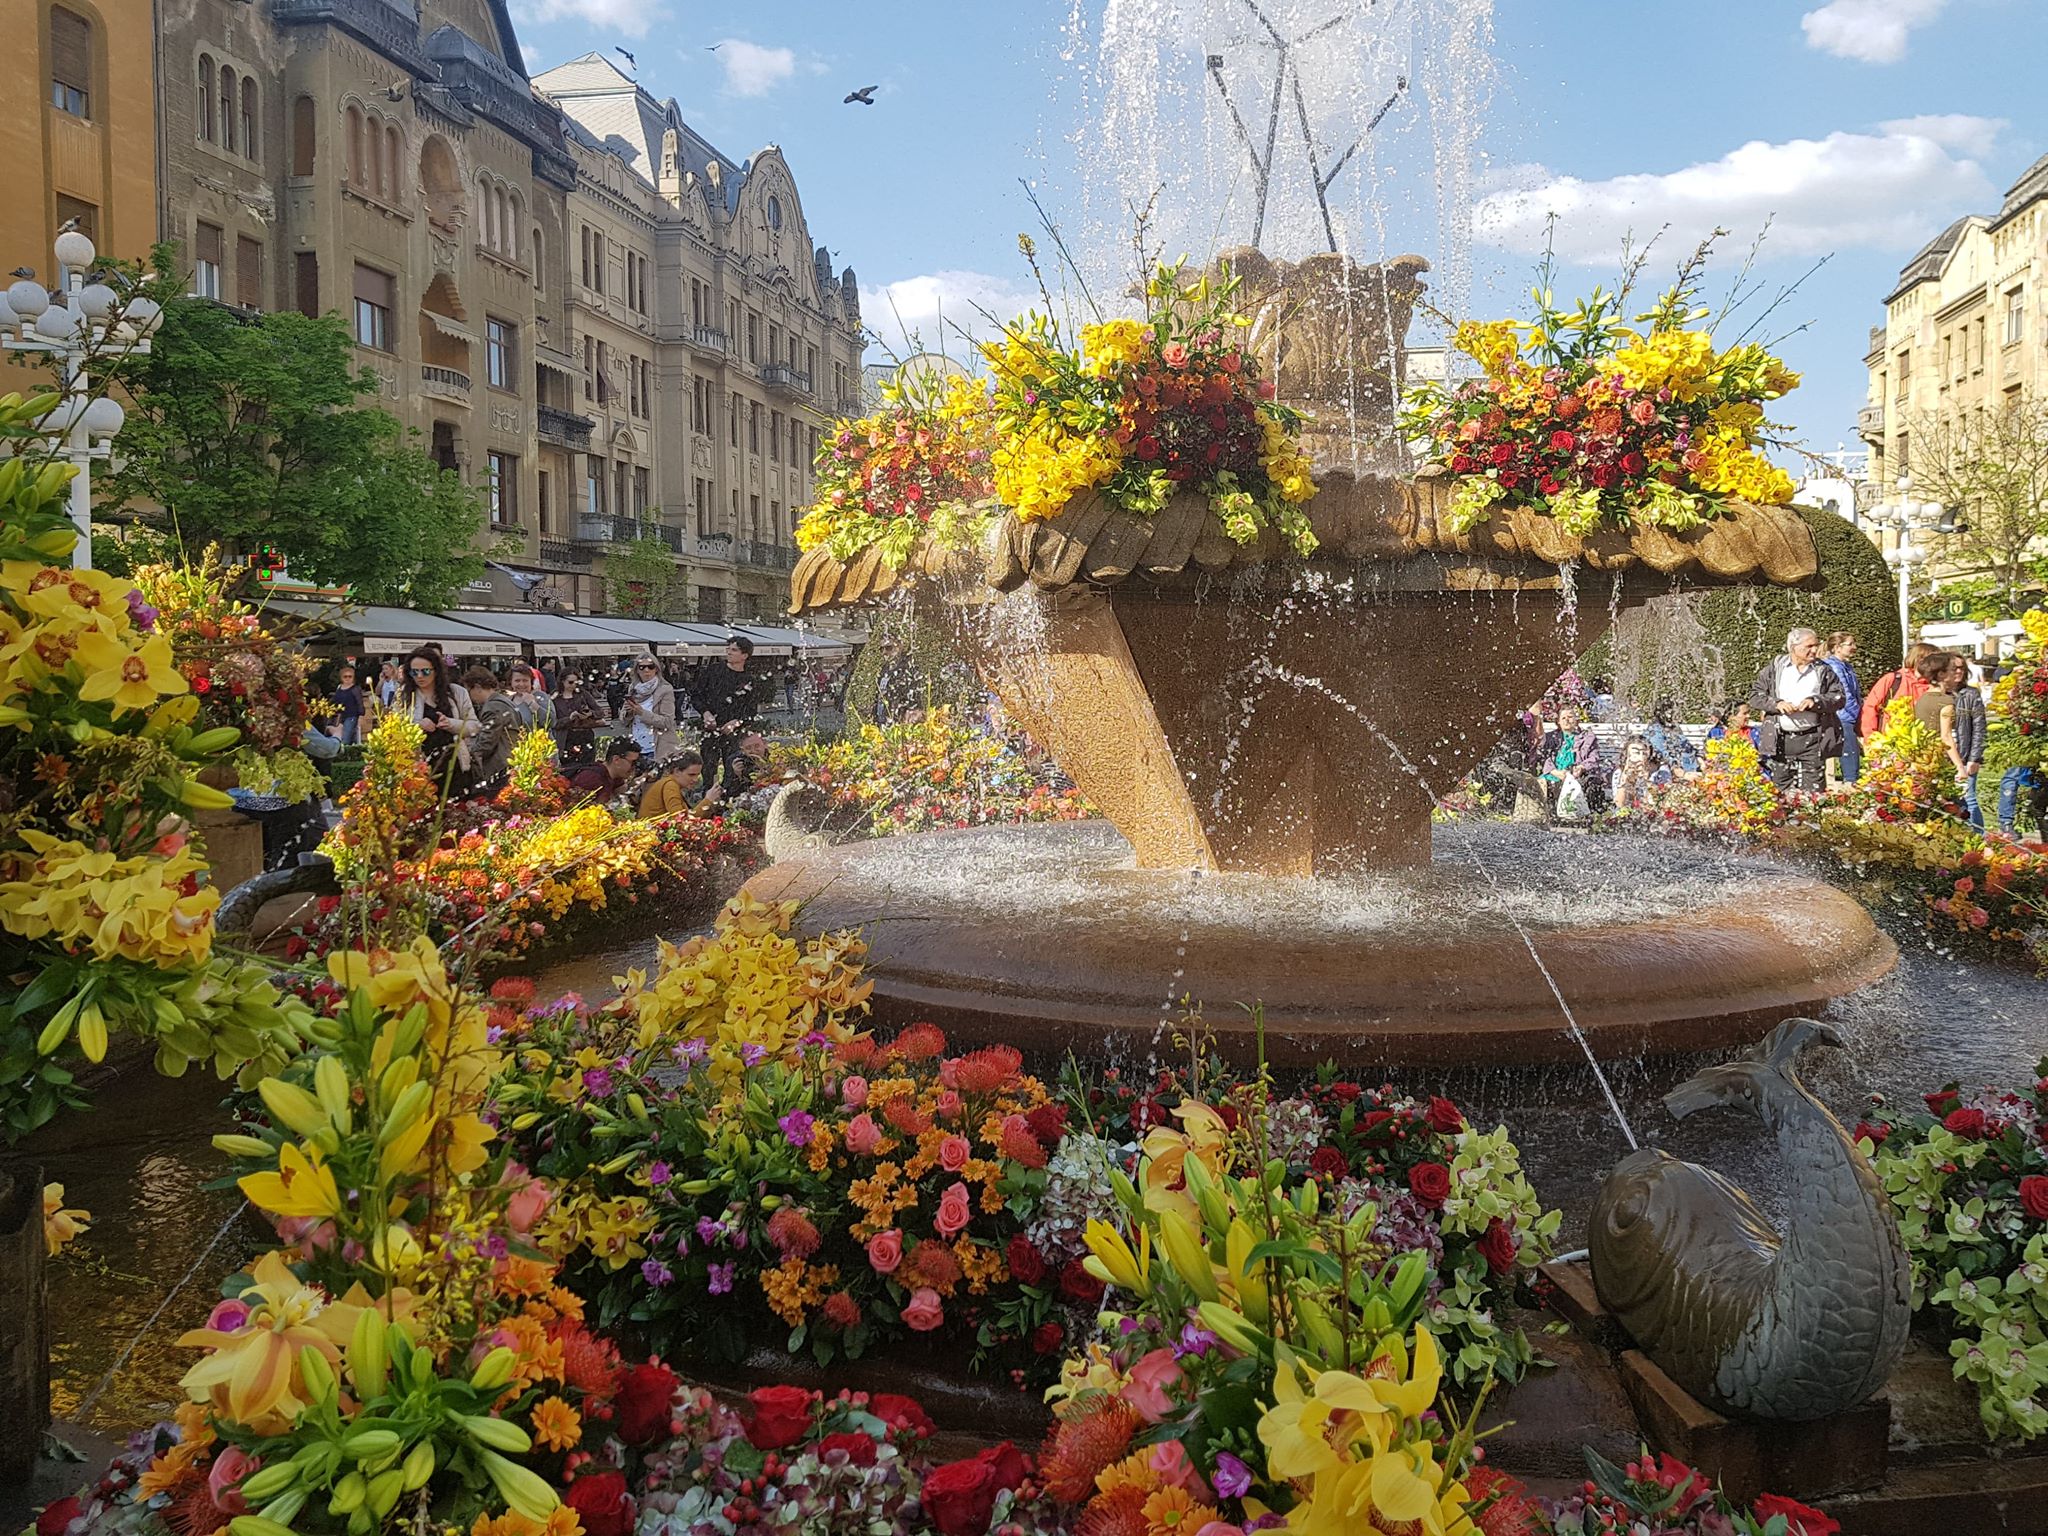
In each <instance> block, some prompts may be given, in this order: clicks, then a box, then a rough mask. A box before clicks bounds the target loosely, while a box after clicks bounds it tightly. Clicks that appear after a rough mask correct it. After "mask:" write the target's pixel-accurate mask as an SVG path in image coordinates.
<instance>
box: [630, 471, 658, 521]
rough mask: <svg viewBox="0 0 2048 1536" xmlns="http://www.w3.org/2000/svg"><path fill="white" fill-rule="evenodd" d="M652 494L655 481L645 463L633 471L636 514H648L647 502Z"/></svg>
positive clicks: (640, 515) (637, 515)
mask: <svg viewBox="0 0 2048 1536" xmlns="http://www.w3.org/2000/svg"><path fill="white" fill-rule="evenodd" d="M652 494H653V483H652V476H651V473H650V472H649V470H648V469H647V468H646V466H644V465H642V466H639V467H637V468H635V469H634V471H633V514H634V516H636V517H645V516H646V515H647V503H648V502H649V501H650V500H651V499H652Z"/></svg>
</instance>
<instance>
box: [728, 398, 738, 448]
mask: <svg viewBox="0 0 2048 1536" xmlns="http://www.w3.org/2000/svg"><path fill="white" fill-rule="evenodd" d="M725 435H726V439H727V446H729V447H733V448H737V447H739V445H740V397H739V396H738V395H734V396H732V397H731V399H730V401H729V402H728V403H727V405H726V408H725Z"/></svg>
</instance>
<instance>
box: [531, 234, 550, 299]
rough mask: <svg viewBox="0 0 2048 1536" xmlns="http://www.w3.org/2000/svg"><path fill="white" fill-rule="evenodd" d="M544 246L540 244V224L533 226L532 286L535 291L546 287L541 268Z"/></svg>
mask: <svg viewBox="0 0 2048 1536" xmlns="http://www.w3.org/2000/svg"><path fill="white" fill-rule="evenodd" d="M545 249H546V247H544V246H543V245H542V244H541V239H540V226H539V225H538V224H536V225H534V226H533V286H534V288H535V290H536V291H539V290H543V289H545V288H546V287H547V281H546V276H545V274H544V273H543V272H542V270H541V257H542V254H543V252H544V251H545Z"/></svg>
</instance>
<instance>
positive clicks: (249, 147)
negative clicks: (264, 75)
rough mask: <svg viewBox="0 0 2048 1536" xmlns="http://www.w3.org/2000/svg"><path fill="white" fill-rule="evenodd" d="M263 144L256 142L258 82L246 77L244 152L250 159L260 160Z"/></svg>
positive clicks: (243, 123)
mask: <svg viewBox="0 0 2048 1536" xmlns="http://www.w3.org/2000/svg"><path fill="white" fill-rule="evenodd" d="M261 148H262V146H261V145H259V144H258V143H257V142H256V82H255V81H254V80H248V79H245V80H243V82H242V153H243V155H244V156H246V157H247V158H248V159H251V160H260V159H262V158H263V157H262V155H261V153H260V150H261Z"/></svg>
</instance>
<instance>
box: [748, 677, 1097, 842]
mask: <svg viewBox="0 0 2048 1536" xmlns="http://www.w3.org/2000/svg"><path fill="white" fill-rule="evenodd" d="M769 771H770V772H771V773H772V774H775V775H780V776H787V777H792V778H799V779H802V780H804V781H805V782H806V783H809V784H814V785H816V786H817V787H818V788H820V789H822V790H824V791H825V792H826V793H827V794H828V795H830V796H831V798H832V800H833V802H834V804H835V807H836V808H838V809H839V810H841V811H843V812H844V813H845V817H846V819H847V820H849V821H853V820H854V819H855V818H858V824H859V825H860V826H861V827H862V828H863V829H864V830H865V831H866V832H867V834H868V835H870V836H873V837H896V836H901V835H904V834H906V833H911V832H930V831H936V830H938V829H940V828H944V827H977V826H993V825H1008V824H1011V823H1016V822H1034V821H1078V820H1084V819H1091V818H1093V817H1094V816H1095V815H1096V811H1095V809H1094V807H1093V806H1091V805H1089V803H1088V802H1087V800H1086V799H1084V798H1083V797H1082V795H1081V794H1080V792H1079V791H1077V790H1072V789H1056V788H1054V787H1053V786H1051V785H1049V784H1047V783H1046V782H1045V781H1044V780H1043V779H1042V778H1041V777H1040V776H1039V775H1038V774H1037V773H1036V772H1034V771H1033V768H1032V764H1031V762H1030V760H1029V759H1028V758H1027V757H1026V756H1025V754H1024V752H1022V751H1021V750H1019V749H1018V748H1017V747H1016V746H1015V745H1013V744H1012V743H1010V742H1008V741H1006V740H1005V739H1003V738H1002V737H1000V736H996V735H994V734H992V733H989V732H985V731H979V730H976V729H974V728H973V727H972V726H970V725H968V724H966V723H964V722H963V721H961V720H960V719H959V718H958V717H957V716H955V715H954V714H953V712H952V711H951V710H949V709H945V708H939V709H934V710H931V711H930V712H928V713H927V714H925V716H924V717H923V718H922V719H921V720H918V721H916V722H914V723H910V724H896V725H887V726H877V725H872V724H870V725H864V726H862V727H861V728H860V730H859V731H858V732H857V733H855V734H852V735H847V736H840V737H837V738H834V739H832V740H829V741H821V740H818V739H816V738H812V739H809V740H804V741H799V742H796V743H793V744H789V745H784V744H781V743H777V744H776V745H775V746H774V747H772V748H771V749H770V753H769Z"/></svg>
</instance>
